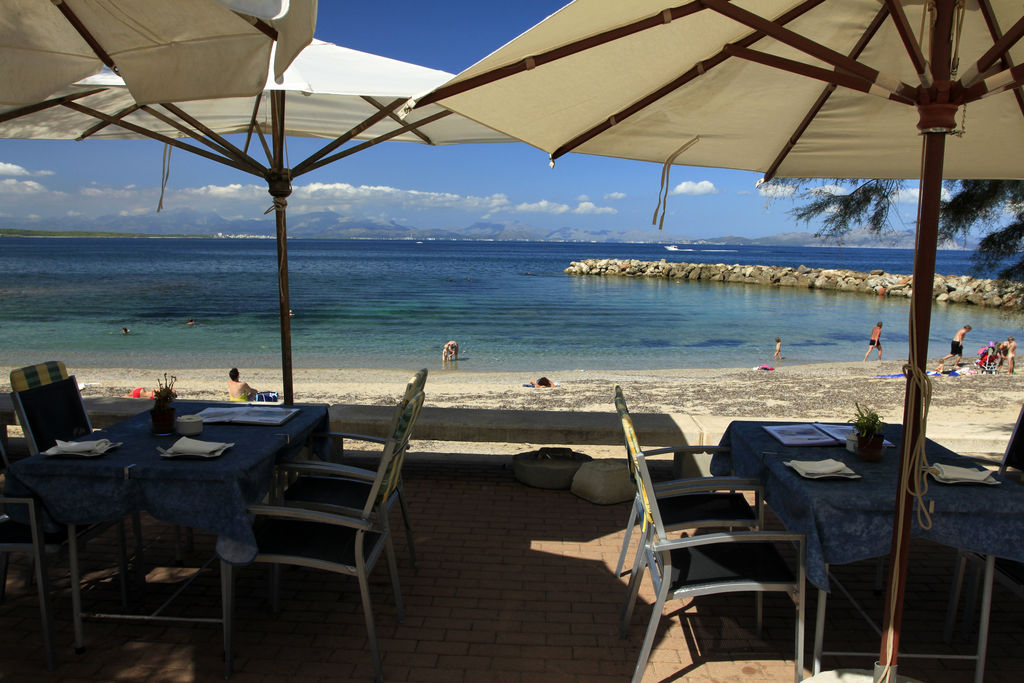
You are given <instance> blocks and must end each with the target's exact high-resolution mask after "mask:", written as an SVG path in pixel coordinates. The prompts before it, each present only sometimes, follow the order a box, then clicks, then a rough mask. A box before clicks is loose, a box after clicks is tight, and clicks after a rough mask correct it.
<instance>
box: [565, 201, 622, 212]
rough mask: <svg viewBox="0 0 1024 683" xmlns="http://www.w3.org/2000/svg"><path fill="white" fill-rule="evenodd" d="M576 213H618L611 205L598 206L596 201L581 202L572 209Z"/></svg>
mask: <svg viewBox="0 0 1024 683" xmlns="http://www.w3.org/2000/svg"><path fill="white" fill-rule="evenodd" d="M572 212H573V213H576V214H587V215H594V214H600V213H618V211H616V210H615V209H613V208H612V207H610V206H597V205H596V204H594V202H580V203H579V205H578V206H577V207H576V208H575V209H573V210H572Z"/></svg>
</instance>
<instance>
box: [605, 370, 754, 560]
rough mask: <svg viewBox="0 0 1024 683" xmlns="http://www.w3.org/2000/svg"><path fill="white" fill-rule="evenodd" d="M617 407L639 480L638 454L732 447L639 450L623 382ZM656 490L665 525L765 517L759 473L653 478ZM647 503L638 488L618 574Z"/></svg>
mask: <svg viewBox="0 0 1024 683" xmlns="http://www.w3.org/2000/svg"><path fill="white" fill-rule="evenodd" d="M615 408H616V410H617V411H618V414H619V419H620V420H621V421H622V425H623V438H624V441H625V446H626V460H627V462H628V463H629V471H630V476H631V477H632V478H633V479H634V480H636V477H637V473H636V472H637V468H636V456H637V454H639V453H643V455H644V457H650V456H654V455H664V454H668V453H672V454H674V455H679V454H681V453H715V452H728V449H727V448H722V447H717V446H671V447H668V448H656V449H651V450H646V451H641V450H640V444H639V438H638V437H637V434H636V429H635V428H634V427H633V419H632V417H630V414H629V409H628V408H627V407H626V400H625V398H624V397H623V394H622V387H620V386H618V385H616V386H615ZM652 490H653V491H654V496H655V497H656V498H657V500H658V502H659V504H660V506H661V508H662V520H663V522H664V524H665V530H666V531H669V532H672V531H683V530H686V529H707V528H722V527H725V528H743V529H760V528H761V527H762V525H763V522H764V502H763V488H762V486H761V482H760V481H759V480H758V479H750V478H744V477H693V478H688V479H673V480H669V481H659V482H656V483H654V484H653V489H652ZM744 491H746V492H749V493H751V494H753V497H754V506H753V507H751V505H750V504H749V503H748V502H747V499H746V496H744V494H743V493H742V492H744ZM643 516H644V503H643V500H642V499H641V497H640V493H639V491H638V492H637V495H636V496H635V497H634V498H633V505H632V506H630V510H629V519H628V520H627V521H626V533H625V536H624V537H623V539H622V549H621V550H620V551H619V560H618V562H617V563H616V565H615V574H616V576H622V575H623V574H624V572H623V566H624V565H625V561H626V553H627V552H628V550H629V542H630V540H631V539H632V536H633V529H634V527H635V526H636V524H637V522H638V520H641V519H643Z"/></svg>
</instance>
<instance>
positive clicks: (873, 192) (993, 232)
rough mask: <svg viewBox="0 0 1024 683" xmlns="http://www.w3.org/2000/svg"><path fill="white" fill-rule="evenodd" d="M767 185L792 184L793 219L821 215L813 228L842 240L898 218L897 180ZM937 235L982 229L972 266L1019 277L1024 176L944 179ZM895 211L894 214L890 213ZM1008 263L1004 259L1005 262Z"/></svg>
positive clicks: (1022, 276)
mask: <svg viewBox="0 0 1024 683" xmlns="http://www.w3.org/2000/svg"><path fill="white" fill-rule="evenodd" d="M770 186H774V187H776V188H780V187H785V188H791V189H792V191H793V193H794V194H795V197H796V198H797V200H798V201H799V200H804V203H803V204H801V205H800V206H797V207H796V208H794V209H792V210H791V211H790V215H792V216H793V217H794V218H796V219H797V220H798V221H801V222H804V223H810V222H811V221H817V220H820V221H822V228H821V229H820V230H819V231H818V232H816V233H815V236H816V237H822V238H824V239H825V240H827V241H832V242H836V243H839V244H842V241H843V237H844V236H845V235H846V234H847V233H849V232H850V231H851V230H854V229H857V228H867V229H868V230H870V231H871V232H873V233H875V234H877V235H879V236H880V237H881V236H882V235H884V234H885V233H886V232H887V231H889V230H892V229H893V225H892V224H893V222H894V221H895V220H899V214H898V212H896V213H893V209H895V203H894V197H895V196H896V193H897V192H898V191H899V190H901V189H903V187H904V186H905V182H904V181H902V180H892V179H880V180H859V179H851V178H845V179H844V178H838V179H829V180H823V179H811V178H778V179H774V180H772V181H771V183H770ZM943 190H944V192H943V194H944V196H946V199H945V200H944V201H943V202H942V204H941V207H940V215H939V234H938V237H939V240H940V241H941V240H956V239H962V238H964V237H966V236H967V235H968V234H970V233H971V232H973V231H975V230H977V229H980V230H982V231H987V232H985V233H984V235H983V237H982V238H981V240H980V242H979V244H978V249H977V252H976V254H975V256H974V266H975V270H976V271H980V270H989V271H991V270H995V269H998V276H999V277H1000V278H1002V279H1004V280H1017V281H1021V280H1024V181H1018V180H950V181H946V182H945V183H944V184H943ZM894 216H895V218H894ZM1007 263H1009V265H1007Z"/></svg>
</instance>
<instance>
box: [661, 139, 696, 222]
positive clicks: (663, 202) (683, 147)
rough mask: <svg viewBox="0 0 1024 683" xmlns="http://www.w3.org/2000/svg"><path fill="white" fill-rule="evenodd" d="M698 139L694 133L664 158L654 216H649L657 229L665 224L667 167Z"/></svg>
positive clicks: (669, 167) (670, 166)
mask: <svg viewBox="0 0 1024 683" xmlns="http://www.w3.org/2000/svg"><path fill="white" fill-rule="evenodd" d="M698 140H700V136H699V135H694V136H693V137H692V138H690V139H689V140H687V141H686V142H684V143H683V144H682V145H681V146H680V147H679V149H677V150H676V151H674V152H672V154H670V155H669V157H668V159H666V160H665V164H664V165H663V166H662V167H661V184H660V186H659V187H658V205H657V206H656V207H654V216H653V217H652V218H651V225H654V224H655V223H657V224H658V230H661V228H662V226H663V225H665V212H666V211H668V175H669V169H671V168H672V164H673V163H674V162H675V160H676V157H678V156H679V155H680V154H682V153H683V152H685V151H686V150H688V149H690V147H693V146H694V145H695V144H697V141H698ZM659 211H661V219H660V220H659V219H658V212H659Z"/></svg>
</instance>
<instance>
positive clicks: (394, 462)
mask: <svg viewBox="0 0 1024 683" xmlns="http://www.w3.org/2000/svg"><path fill="white" fill-rule="evenodd" d="M422 408H423V392H422V391H421V392H419V393H418V394H416V395H415V396H413V397H412V398H411V399H410V400H409V401H408V402H407V403H406V404H405V408H404V409H403V410H402V414H401V416H400V418H399V421H398V427H397V429H396V430H395V432H394V433H393V434H392V436H390V437H388V440H387V442H385V444H384V451H383V453H382V454H381V457H380V464H379V465H378V466H377V476H376V478H375V479H374V481H373V488H372V489H371V491H370V495H369V496H367V501H366V507H365V508H364V509H363V515H364V516H369V515H370V514H372V512H373V509H374V508H375V507H376V506H377V505H379V504H380V503H382V502H384V501H386V500H388V498H390V496H391V494H392V493H394V491H395V489H396V488H398V483H399V482H400V481H401V477H402V463H403V462H404V461H405V454H406V451H407V450H408V449H409V439H410V438H411V437H412V429H413V426H415V424H416V418H418V417H419V415H420V410H421V409H422Z"/></svg>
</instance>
